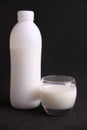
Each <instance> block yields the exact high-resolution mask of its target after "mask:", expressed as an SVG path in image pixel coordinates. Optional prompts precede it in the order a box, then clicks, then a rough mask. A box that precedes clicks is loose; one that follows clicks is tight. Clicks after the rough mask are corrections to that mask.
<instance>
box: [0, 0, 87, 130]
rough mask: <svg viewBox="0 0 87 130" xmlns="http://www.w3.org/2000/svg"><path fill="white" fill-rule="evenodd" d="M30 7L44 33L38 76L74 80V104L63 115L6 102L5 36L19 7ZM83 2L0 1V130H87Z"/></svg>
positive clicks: (86, 18)
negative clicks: (49, 75)
mask: <svg viewBox="0 0 87 130" xmlns="http://www.w3.org/2000/svg"><path fill="white" fill-rule="evenodd" d="M20 9H21V10H22V9H27V10H34V12H35V23H36V24H37V25H38V27H39V28H40V30H41V33H42V37H43V51H42V76H44V75H48V74H59V75H69V76H73V77H74V78H75V79H76V83H77V88H78V96H77V101H76V104H75V106H74V108H73V110H72V111H71V113H68V114H67V115H66V116H62V117H52V116H48V115H46V114H45V112H44V111H43V109H42V107H41V106H40V107H39V108H36V109H33V110H16V109H13V108H12V107H11V106H10V103H9V92H10V53H9V36H10V32H11V29H12V27H13V26H14V24H15V23H16V22H17V20H16V13H17V10H20ZM86 45H87V1H86V0H73V1H72V0H54V1H50V0H47V1H44V0H42V1H41V0H36V1H34V0H7V1H6V0H3V1H2V0H1V1H0V130H10V129H11V130H12V129H13V130H49V129H50V130H87V85H86V84H87V83H86V82H87V47H86Z"/></svg>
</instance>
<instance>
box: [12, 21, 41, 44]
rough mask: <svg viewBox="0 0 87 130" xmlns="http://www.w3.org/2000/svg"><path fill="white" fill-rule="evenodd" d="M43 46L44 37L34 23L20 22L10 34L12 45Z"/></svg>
mask: <svg viewBox="0 0 87 130" xmlns="http://www.w3.org/2000/svg"><path fill="white" fill-rule="evenodd" d="M14 42H15V44H16V43H17V44H22V43H23V44H24V43H25V44H30V43H34V44H36V43H37V44H41V43H42V37H41V33H40V30H39V28H38V27H37V25H36V24H35V23H33V22H18V23H17V24H16V25H15V26H14V27H13V29H12V31H11V34H10V43H11V44H14Z"/></svg>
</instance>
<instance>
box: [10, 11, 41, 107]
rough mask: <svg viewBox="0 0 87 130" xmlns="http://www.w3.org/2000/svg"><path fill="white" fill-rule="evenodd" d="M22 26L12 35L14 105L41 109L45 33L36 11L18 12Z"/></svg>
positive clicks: (12, 94)
mask: <svg viewBox="0 0 87 130" xmlns="http://www.w3.org/2000/svg"><path fill="white" fill-rule="evenodd" d="M17 16H18V23H17V24H16V25H15V26H14V28H13V29H12V32H11V35H10V57H11V81H10V102H11V105H12V106H13V107H15V108H21V109H29V108H35V107H37V106H39V104H40V99H39V89H40V79H41V48H42V40H41V33H40V31H39V29H38V27H37V26H36V25H35V24H34V22H33V20H34V12H33V11H18V12H17Z"/></svg>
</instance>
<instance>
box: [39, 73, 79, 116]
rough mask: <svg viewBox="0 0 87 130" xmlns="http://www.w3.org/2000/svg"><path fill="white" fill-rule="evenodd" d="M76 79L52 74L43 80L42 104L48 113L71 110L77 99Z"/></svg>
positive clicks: (60, 112)
mask: <svg viewBox="0 0 87 130" xmlns="http://www.w3.org/2000/svg"><path fill="white" fill-rule="evenodd" d="M76 96H77V87H76V82H75V79H74V78H72V77H69V76H62V75H61V76H59V75H50V76H45V77H43V78H42V80H41V88H40V98H41V104H42V106H43V108H44V110H45V111H46V113H47V114H50V115H62V114H65V113H66V112H68V111H70V110H71V109H72V108H73V106H74V104H75V101H76Z"/></svg>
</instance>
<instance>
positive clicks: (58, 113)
mask: <svg viewBox="0 0 87 130" xmlns="http://www.w3.org/2000/svg"><path fill="white" fill-rule="evenodd" d="M44 110H45V111H46V113H47V114H48V115H53V116H63V115H65V114H67V113H68V112H70V111H71V110H72V108H69V109H59V110H58V109H57V110H56V109H49V108H44Z"/></svg>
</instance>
